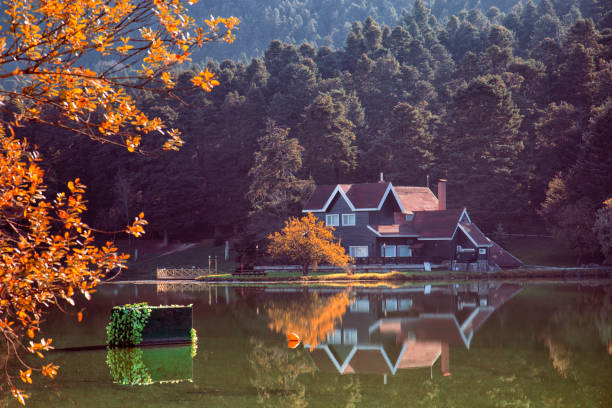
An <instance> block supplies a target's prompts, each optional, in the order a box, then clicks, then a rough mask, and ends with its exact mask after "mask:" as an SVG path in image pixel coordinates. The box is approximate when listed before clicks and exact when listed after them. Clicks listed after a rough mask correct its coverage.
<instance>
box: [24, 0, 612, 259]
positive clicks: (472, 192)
mask: <svg viewBox="0 0 612 408" xmlns="http://www.w3.org/2000/svg"><path fill="white" fill-rule="evenodd" d="M298 3H299V4H300V5H301V6H300V7H302V9H301V11H302V12H305V10H306V8H305V7H303V3H317V5H319V6H320V8H314V9H317V10H319V9H320V10H325V7H332V4H339V3H342V2H338V1H335V2H331V1H317V2H315V1H311V2H308V1H301V2H297V1H285V2H283V4H287V5H293V4H295V5H296V6H295V7H296V9H298V7H297V4H298ZM345 3H346V2H345ZM356 3H358V4H361V3H366V2H361V3H360V2H356ZM382 3H383V4H387V3H395V2H382ZM397 3H402V2H397ZM410 3H411V4H410V10H409V11H408V12H406V13H404V14H403V15H402V16H401V18H400V19H399V20H398V21H399V22H398V23H397V24H396V25H391V26H387V25H383V24H381V23H380V22H378V21H377V20H376V19H374V18H371V17H367V18H365V19H364V20H362V21H356V22H353V23H352V24H351V26H350V29H349V30H348V35H346V38H345V41H344V43H343V44H342V45H341V46H340V47H338V48H334V47H331V46H320V47H314V46H311V45H309V44H308V43H303V44H302V45H295V44H290V43H286V42H282V41H278V40H276V41H272V42H271V43H269V45H268V46H267V49H266V50H265V52H264V54H263V57H262V58H255V59H252V60H251V61H250V62H248V63H243V62H233V61H231V60H226V61H223V62H221V63H217V62H210V63H208V67H209V69H211V70H213V71H214V72H216V73H217V75H218V77H219V80H220V81H221V85H220V86H218V87H217V88H215V89H214V91H213V92H212V93H210V94H207V95H202V94H194V93H184V92H181V91H179V89H181V88H183V86H182V84H183V85H185V87H187V85H188V84H189V80H190V78H191V76H192V75H193V74H192V73H191V72H190V71H186V72H182V73H181V75H180V78H179V81H178V84H177V91H176V92H175V95H174V96H164V97H161V96H159V95H154V94H150V95H147V96H146V97H144V98H142V99H141V100H140V104H141V106H142V107H143V108H145V109H146V110H147V111H149V112H151V113H154V114H155V115H157V116H159V117H161V118H162V119H163V120H165V121H166V122H168V123H170V124H171V125H172V126H173V127H176V128H178V129H180V130H181V131H182V133H183V135H184V139H185V142H186V143H185V146H184V147H183V149H182V150H181V151H179V152H170V153H164V154H161V155H155V156H147V155H145V156H135V155H131V154H129V153H126V152H123V151H120V149H117V148H114V147H107V146H103V147H102V148H100V146H99V145H96V144H95V143H93V142H91V143H90V142H89V141H84V140H83V139H82V138H78V137H75V136H71V135H62V136H61V137H60V136H58V134H57V133H58V131H57V129H51V128H45V127H42V126H40V125H32V126H29V127H26V128H23V129H21V131H22V133H23V134H24V135H26V136H27V137H28V139H29V140H31V141H33V142H34V143H36V144H37V145H38V147H39V149H40V150H41V153H42V154H43V156H44V157H45V159H46V163H48V164H49V169H48V174H49V177H50V181H49V184H50V185H51V186H55V187H56V188H57V185H59V183H62V182H65V181H66V180H68V179H70V178H74V177H81V179H82V180H83V181H84V183H86V184H87V185H88V186H89V188H90V189H89V192H88V198H89V200H90V203H91V204H90V218H91V219H90V221H91V222H92V223H93V224H94V225H96V226H97V227H100V228H105V229H114V228H119V227H120V226H121V225H124V224H125V223H126V222H128V221H129V220H131V219H132V218H133V217H134V215H135V214H137V213H138V212H140V211H141V210H142V211H144V212H145V214H146V217H147V219H148V220H149V221H150V226H149V229H148V232H149V233H150V234H151V235H152V236H158V237H161V236H162V235H164V234H165V233H167V234H169V235H170V237H172V238H182V239H189V238H197V237H204V236H212V235H213V234H215V235H216V236H220V237H223V236H228V235H230V234H233V233H237V232H239V233H241V234H242V236H249V237H251V238H257V239H259V238H261V237H262V236H265V235H266V234H267V233H268V232H269V231H271V230H273V229H275V228H276V227H277V226H279V225H280V223H281V220H282V219H284V218H285V217H286V216H288V215H296V214H298V212H299V209H300V206H301V202H302V200H303V199H304V198H305V197H307V195H308V193H309V191H311V188H312V186H313V184H331V183H351V182H365V181H376V180H377V179H378V174H379V173H380V172H384V174H385V179H386V180H389V181H392V182H393V183H394V184H399V185H425V184H426V180H427V177H428V176H429V178H430V180H432V181H435V180H436V179H437V178H440V177H445V178H447V179H448V181H449V183H448V201H449V206H450V207H459V206H467V207H468V208H469V209H470V214H471V215H472V218H474V219H475V221H476V222H477V223H478V224H479V225H481V226H482V228H483V229H484V230H485V231H488V232H493V231H494V230H496V229H499V228H503V229H504V230H505V231H506V232H533V231H543V230H544V225H547V226H548V227H549V228H551V229H552V230H553V232H554V233H555V234H557V235H558V236H560V237H563V238H564V239H567V240H569V241H570V243H571V244H572V245H573V246H574V248H575V249H576V250H577V253H578V254H579V255H584V256H586V255H589V254H593V253H596V252H597V250H598V248H597V243H596V240H595V238H594V235H593V233H592V225H593V220H594V214H595V211H596V210H597V209H598V208H599V207H600V206H601V204H602V202H603V201H604V200H605V199H606V198H607V197H608V196H610V195H612V154H610V153H612V133H611V130H610V129H612V100H611V99H610V97H611V95H612V63H611V56H612V14H611V13H610V11H609V10H611V9H612V8H610V7H607V5H606V2H605V1H601V0H600V1H597V0H573V1H566V0H542V1H540V2H539V3H538V4H537V5H536V4H534V3H533V2H531V1H528V2H526V3H525V4H520V3H518V4H511V3H512V2H511V1H509V0H508V1H486V0H481V1H475V0H474V1H471V0H465V1H452V0H446V1H444V0H437V1H432V2H430V3H431V7H433V10H437V12H438V13H440V14H441V15H442V16H443V17H444V18H435V17H434V15H433V14H432V9H430V8H429V7H428V6H427V5H426V3H425V2H424V1H422V0H416V1H415V2H413V1H410ZM494 3H495V4H496V5H497V6H498V7H500V8H496V7H490V8H488V6H492V5H493V4H494ZM249 4H250V3H249ZM472 5H479V6H480V7H487V8H485V9H482V10H481V9H480V8H471V9H468V10H467V11H466V10H463V9H462V7H463V6H468V7H470V6H472ZM608 5H609V4H608ZM502 6H503V7H502ZM351 7H352V6H351ZM381 7H382V6H381ZM261 8H262V9H264V8H265V7H261ZM345 8H350V7H349V6H348V4H345ZM227 12H231V10H227V11H226V10H219V11H218V12H217V11H215V14H223V13H225V14H227ZM258 12H261V10H260V11H258ZM451 13H456V14H452V15H450V14H451ZM234 14H237V13H234ZM325 14H329V13H327V12H326V13H325ZM332 14H333V13H332ZM326 18H328V19H332V21H334V20H333V16H332V15H329V16H327V15H326ZM340 20H342V19H340ZM323 21H324V19H321V20H320V21H319V23H318V24H319V25H318V26H317V29H316V30H315V32H319V29H320V26H321V25H322V24H323ZM441 21H445V22H444V23H442V22H441ZM263 26H264V24H262V25H260V26H259V27H260V28H261V29H262V30H266V29H268V28H266V27H263ZM241 30H242V31H241V32H240V33H239V35H240V36H242V35H246V34H245V31H246V30H244V27H243V28H242V29H241ZM255 35H257V34H256V31H253V34H252V36H255ZM319 35H322V34H321V33H320V32H319ZM300 40H301V38H300ZM309 41H310V40H309ZM310 42H311V43H312V42H313V41H310ZM332 42H333V41H332ZM146 143H149V147H153V146H154V143H155V141H154V140H151V139H150V138H149V139H148V141H146V142H145V144H146Z"/></svg>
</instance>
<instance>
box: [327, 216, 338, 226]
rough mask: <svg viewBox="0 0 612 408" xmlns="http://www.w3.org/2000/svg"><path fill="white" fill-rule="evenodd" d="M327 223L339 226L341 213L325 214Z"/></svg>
mask: <svg viewBox="0 0 612 408" xmlns="http://www.w3.org/2000/svg"><path fill="white" fill-rule="evenodd" d="M325 225H327V226H328V227H337V226H339V225H340V214H325Z"/></svg>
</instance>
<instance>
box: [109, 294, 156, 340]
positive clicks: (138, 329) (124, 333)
mask: <svg viewBox="0 0 612 408" xmlns="http://www.w3.org/2000/svg"><path fill="white" fill-rule="evenodd" d="M150 316H151V307H150V306H149V305H148V304H147V303H146V302H143V303H134V304H127V305H123V306H115V307H114V308H113V311H112V313H111V317H110V323H109V324H108V326H106V344H107V345H109V346H111V347H132V346H136V345H138V344H140V343H141V342H142V331H143V330H144V328H145V326H146V325H147V322H148V321H149V317H150Z"/></svg>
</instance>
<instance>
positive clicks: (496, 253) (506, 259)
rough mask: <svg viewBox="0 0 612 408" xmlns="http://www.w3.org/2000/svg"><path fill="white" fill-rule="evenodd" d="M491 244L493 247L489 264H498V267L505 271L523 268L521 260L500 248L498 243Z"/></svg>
mask: <svg viewBox="0 0 612 408" xmlns="http://www.w3.org/2000/svg"><path fill="white" fill-rule="evenodd" d="M491 242H492V243H493V246H492V247H491V248H490V249H489V263H492V264H497V266H499V267H500V268H504V269H512V268H520V267H521V266H523V263H522V262H521V260H520V259H518V258H517V257H515V256H514V255H512V254H511V253H510V252H508V251H506V250H505V249H504V248H502V247H500V246H499V245H498V244H497V243H495V242H493V241H491Z"/></svg>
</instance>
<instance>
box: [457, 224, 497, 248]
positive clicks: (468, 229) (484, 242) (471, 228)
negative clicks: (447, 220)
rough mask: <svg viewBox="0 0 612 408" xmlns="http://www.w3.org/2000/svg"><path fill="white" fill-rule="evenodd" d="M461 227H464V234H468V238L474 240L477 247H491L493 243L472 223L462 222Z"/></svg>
mask: <svg viewBox="0 0 612 408" xmlns="http://www.w3.org/2000/svg"><path fill="white" fill-rule="evenodd" d="M461 226H462V227H463V232H465V233H466V235H467V236H468V238H472V241H474V243H475V244H476V246H491V245H492V242H491V240H490V239H489V238H487V236H486V235H485V234H483V233H482V231H481V230H480V229H479V228H478V227H477V226H476V224H473V223H471V222H466V221H462V222H461Z"/></svg>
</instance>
